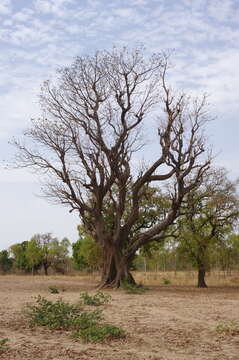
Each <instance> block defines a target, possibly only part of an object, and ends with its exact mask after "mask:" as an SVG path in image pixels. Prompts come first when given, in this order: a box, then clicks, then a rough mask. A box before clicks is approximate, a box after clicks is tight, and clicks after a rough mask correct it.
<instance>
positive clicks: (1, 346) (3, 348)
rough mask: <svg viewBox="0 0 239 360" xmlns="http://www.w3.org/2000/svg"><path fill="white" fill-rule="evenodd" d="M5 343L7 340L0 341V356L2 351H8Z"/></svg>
mask: <svg viewBox="0 0 239 360" xmlns="http://www.w3.org/2000/svg"><path fill="white" fill-rule="evenodd" d="M7 342H8V339H7V338H5V339H1V340H0V354H2V353H3V352H4V351H6V350H8V345H7Z"/></svg>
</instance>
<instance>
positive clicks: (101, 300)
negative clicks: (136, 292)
mask: <svg viewBox="0 0 239 360" xmlns="http://www.w3.org/2000/svg"><path fill="white" fill-rule="evenodd" d="M80 298H81V300H82V301H83V303H84V304H85V305H92V306H100V305H104V304H108V303H109V302H110V300H111V299H112V298H111V296H110V295H109V294H104V293H103V292H101V291H99V292H97V293H96V294H95V295H89V294H88V293H87V292H83V293H81V294H80Z"/></svg>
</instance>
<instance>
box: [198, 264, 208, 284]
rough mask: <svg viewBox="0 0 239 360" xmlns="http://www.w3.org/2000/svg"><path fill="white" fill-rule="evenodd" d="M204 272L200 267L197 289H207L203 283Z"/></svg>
mask: <svg viewBox="0 0 239 360" xmlns="http://www.w3.org/2000/svg"><path fill="white" fill-rule="evenodd" d="M205 275H206V270H205V267H204V266H200V267H199V269H198V287H199V288H207V284H206V282H205Z"/></svg>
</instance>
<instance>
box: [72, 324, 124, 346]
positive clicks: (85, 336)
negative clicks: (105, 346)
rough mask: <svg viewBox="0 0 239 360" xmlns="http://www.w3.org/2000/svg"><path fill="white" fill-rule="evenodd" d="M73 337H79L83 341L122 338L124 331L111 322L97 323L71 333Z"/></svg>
mask: <svg viewBox="0 0 239 360" xmlns="http://www.w3.org/2000/svg"><path fill="white" fill-rule="evenodd" d="M73 337H74V338H81V339H82V340H83V341H85V342H88V341H91V342H98V341H103V340H109V339H113V338H124V337H125V332H124V331H123V330H122V329H121V328H120V327H117V326H114V325H111V324H101V325H99V324H98V325H92V326H90V327H87V328H85V329H82V330H80V331H78V332H75V333H73Z"/></svg>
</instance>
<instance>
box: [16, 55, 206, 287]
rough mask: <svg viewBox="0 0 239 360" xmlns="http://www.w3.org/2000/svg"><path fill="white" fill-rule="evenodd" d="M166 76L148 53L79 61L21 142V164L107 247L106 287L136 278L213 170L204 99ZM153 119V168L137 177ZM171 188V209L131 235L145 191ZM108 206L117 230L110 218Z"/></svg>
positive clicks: (47, 96)
mask: <svg viewBox="0 0 239 360" xmlns="http://www.w3.org/2000/svg"><path fill="white" fill-rule="evenodd" d="M167 72H168V58H167V56H165V55H163V54H158V55H154V56H152V57H150V58H149V57H146V56H145V54H144V51H143V50H142V49H135V50H132V51H131V50H128V49H122V50H117V49H113V50H112V51H109V52H108V51H101V52H97V53H96V54H95V55H94V56H82V57H78V58H77V59H76V60H75V61H74V63H73V64H72V65H71V66H69V67H66V68H63V69H62V70H61V71H60V73H59V77H58V79H57V80H56V81H55V83H53V84H52V83H51V82H49V81H47V82H45V83H44V85H43V87H42V93H41V106H42V110H43V113H42V117H41V118H40V119H38V120H34V121H33V122H32V126H31V128H30V129H29V130H27V131H26V132H25V140H24V142H19V141H16V142H15V145H16V146H17V147H18V149H19V151H18V164H19V165H20V166H27V167H31V168H35V169H36V170H37V171H40V172H42V173H43V174H44V175H45V177H44V182H45V187H44V193H45V195H46V196H47V197H49V198H51V199H53V200H54V201H55V202H57V203H60V204H64V205H67V206H69V207H70V208H71V211H77V212H78V213H79V216H80V218H81V220H82V222H83V225H84V228H85V229H87V231H88V232H89V233H90V234H91V235H92V236H93V237H94V239H95V241H96V242H97V243H99V244H100V246H101V247H102V249H103V253H104V266H103V272H102V286H104V285H109V286H114V287H118V286H120V284H121V282H122V280H124V279H126V280H128V281H133V278H132V276H131V274H130V272H129V265H130V263H131V260H132V258H133V256H134V254H135V253H136V252H137V250H138V249H139V248H140V247H142V246H143V245H145V244H147V243H149V242H151V241H156V240H158V241H159V240H160V239H161V237H162V236H163V234H164V233H165V231H166V230H167V228H168V227H169V225H171V224H172V223H173V221H174V220H175V219H176V218H177V216H178V215H179V209H180V206H181V203H182V200H183V198H184V197H185V195H186V194H187V193H189V192H190V191H192V190H193V189H194V188H195V187H197V186H198V185H199V184H200V183H201V181H202V179H203V175H204V172H205V171H206V169H207V168H208V167H209V165H210V158H209V157H208V156H207V155H205V140H204V137H203V134H202V128H203V125H204V123H205V121H206V120H207V113H206V108H205V106H206V100H205V97H203V98H202V99H201V100H190V98H189V97H188V96H187V95H185V94H176V93H173V91H172V90H171V89H170V88H169V87H168V86H167V83H166V73H167ZM156 116H157V117H158V118H159V119H158V124H159V125H158V129H156V128H155V130H156V134H155V135H157V136H158V142H157V143H156V144H155V147H154V148H153V150H152V152H151V161H149V164H148V165H145V164H144V166H142V167H141V168H140V167H139V166H138V168H139V171H136V170H135V168H136V166H135V161H136V159H138V161H139V157H140V156H142V155H143V150H142V137H143V136H144V131H145V129H146V128H147V132H149V131H151V132H155V130H154V127H153V122H152V119H153V118H155V117H156ZM135 152H137V157H136V156H135V155H134V154H135ZM165 183H167V185H168V189H169V193H170V206H169V207H167V208H166V209H165V211H162V213H163V216H162V217H160V219H159V221H158V222H157V223H156V224H154V225H153V226H152V228H150V229H145V230H144V231H143V230H142V231H140V232H137V233H136V235H135V236H131V235H132V231H131V229H132V228H133V227H134V225H135V224H136V222H137V220H138V217H139V213H140V207H141V205H142V199H143V197H144V196H145V189H146V188H147V186H149V184H151V185H152V184H153V186H155V185H157V184H159V185H160V186H161V185H162V184H165ZM126 198H128V199H129V198H130V201H128V200H127V206H126ZM109 202H110V203H111V208H112V214H111V215H112V217H113V224H114V226H112V227H111V229H110V230H109V227H108V226H107V219H106V218H105V215H104V208H105V206H106V204H108V203H109Z"/></svg>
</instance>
